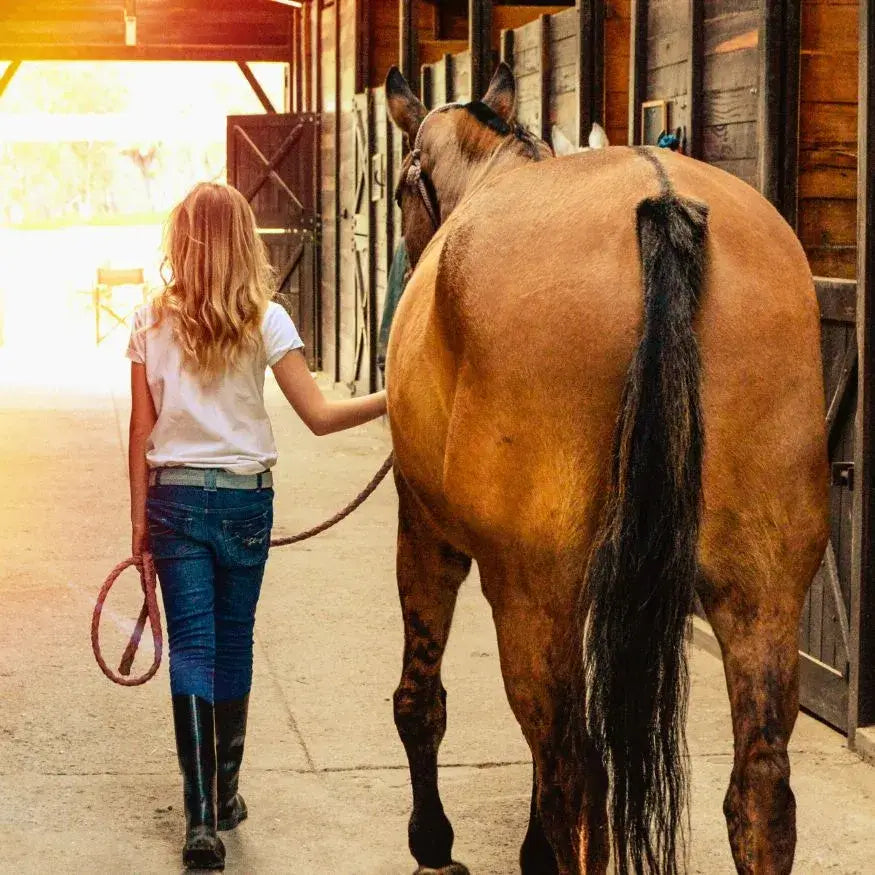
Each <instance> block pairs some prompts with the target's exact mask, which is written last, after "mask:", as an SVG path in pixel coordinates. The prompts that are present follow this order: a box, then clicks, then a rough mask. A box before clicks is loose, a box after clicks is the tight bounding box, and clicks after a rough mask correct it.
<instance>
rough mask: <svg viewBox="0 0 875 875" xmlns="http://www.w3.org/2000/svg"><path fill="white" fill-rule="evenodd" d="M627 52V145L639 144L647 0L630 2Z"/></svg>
mask: <svg viewBox="0 0 875 875" xmlns="http://www.w3.org/2000/svg"><path fill="white" fill-rule="evenodd" d="M630 43H631V45H630V50H629V145H630V146H635V145H638V144H640V143H641V104H642V103H644V100H645V99H646V96H647V0H632V34H631V39H630Z"/></svg>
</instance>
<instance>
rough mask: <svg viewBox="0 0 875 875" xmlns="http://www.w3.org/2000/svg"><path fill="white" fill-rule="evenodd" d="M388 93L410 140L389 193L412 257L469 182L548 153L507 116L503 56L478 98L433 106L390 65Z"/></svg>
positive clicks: (510, 104)
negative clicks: (392, 191) (397, 207)
mask: <svg viewBox="0 0 875 875" xmlns="http://www.w3.org/2000/svg"><path fill="white" fill-rule="evenodd" d="M386 98H387V102H388V106H389V114H390V115H391V117H392V120H393V121H394V122H395V124H396V125H397V126H398V127H399V128H400V130H401V131H402V132H403V133H404V134H405V135H406V137H407V143H408V145H409V147H410V152H409V153H408V154H407V157H406V158H405V159H404V163H403V164H402V166H401V179H400V182H399V184H398V189H397V191H396V193H395V197H396V200H397V201H398V203H399V205H400V206H401V215H402V229H403V233H404V239H405V242H406V244H407V253H408V257H409V259H410V263H411V265H415V264H416V262H417V261H418V260H419V257H420V255H421V254H422V251H423V250H424V249H425V247H426V244H427V243H428V241H429V240H431V238H432V236H434V233H435V231H436V230H437V229H438V228H439V227H440V225H441V224H442V223H443V222H444V220H445V219H446V218H447V216H449V215H450V213H451V212H452V211H453V210H454V209H455V208H456V206H457V205H458V203H459V201H460V200H461V199H462V197H463V196H464V194H465V192H466V191H468V190H469V188H470V187H471V185H472V184H473V183H475V182H476V181H478V180H480V179H482V178H483V176H484V175H486V173H488V172H489V171H491V170H492V169H497V168H499V167H507V166H512V164H514V163H523V162H526V161H540V160H541V159H543V158H547V157H550V156H551V155H552V152H551V150H550V147H549V146H548V145H547V144H546V143H544V142H543V141H542V140H539V139H538V138H537V137H535V136H534V135H533V134H531V133H529V132H528V131H526V130H525V129H524V128H522V127H521V126H520V125H518V124H516V123H515V122H514V121H513V114H514V105H515V102H516V86H515V83H514V78H513V73H512V72H511V70H510V68H509V67H508V66H507V64H500V65H499V67H498V70H496V72H495V75H494V76H493V77H492V82H491V83H490V85H489V89H488V90H487V92H486V94H485V95H484V96H483V99H482V100H475V101H472V102H471V103H465V104H462V103H450V104H447V105H446V106H441V107H438V108H437V109H434V110H432V111H431V112H429V111H428V110H426V108H425V107H424V106H423V105H422V103H421V101H420V100H419V99H418V98H417V97H416V95H415V94H414V93H413V92H412V91H411V90H410V86H409V85H408V84H407V81H406V80H405V79H404V77H403V76H402V75H401V73H400V72H399V71H398V69H397V68H396V67H393V68H392V69H391V70H390V71H389V75H388V76H387V77H386Z"/></svg>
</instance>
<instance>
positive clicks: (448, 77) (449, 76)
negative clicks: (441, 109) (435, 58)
mask: <svg viewBox="0 0 875 875" xmlns="http://www.w3.org/2000/svg"><path fill="white" fill-rule="evenodd" d="M455 99H456V97H455V94H454V93H453V56H452V55H450V54H445V55H444V103H452V102H453V101H454V100H455Z"/></svg>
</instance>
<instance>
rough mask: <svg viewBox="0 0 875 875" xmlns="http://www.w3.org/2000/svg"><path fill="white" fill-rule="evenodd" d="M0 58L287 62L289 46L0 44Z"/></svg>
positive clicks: (26, 59)
mask: <svg viewBox="0 0 875 875" xmlns="http://www.w3.org/2000/svg"><path fill="white" fill-rule="evenodd" d="M0 59H5V60H8V61H273V62H277V63H282V64H287V63H288V61H289V46H288V45H287V44H285V43H283V44H282V45H280V44H277V45H270V46H265V45H261V46H247V45H161V46H150V45H143V44H142V43H141V44H139V45H136V46H125V45H121V44H117V45H51V44H45V43H30V44H28V43H17V44H9V43H6V44H3V43H0Z"/></svg>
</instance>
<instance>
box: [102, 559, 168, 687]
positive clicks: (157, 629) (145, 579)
mask: <svg viewBox="0 0 875 875" xmlns="http://www.w3.org/2000/svg"><path fill="white" fill-rule="evenodd" d="M132 565H134V566H136V567H137V569H138V570H139V572H140V586H141V587H142V590H143V607H142V608H141V609H140V616H139V617H137V622H136V624H135V625H134V631H133V632H132V633H131V640H130V641H128V646H127V647H126V648H125V652H124V654H123V655H122V659H121V662H120V663H119V667H118V672H114V671H113V670H112V669H111V668H110V667H109V666H108V665H107V664H106V660H105V659H104V658H103V654H102V653H101V651H100V616H101V614H102V613H103V606H104V603H105V602H106V597H107V596H108V595H109V591H110V590H111V589H112V585H113V584H114V583H115V582H116V580H117V579H118V576H119V575H120V574H121V573H122V572H123V571H124V570H125V569H126V568H130V567H131V566H132ZM147 620H148V621H149V625H150V626H151V627H152V642H153V647H154V656H153V658H152V665H151V667H150V668H149V670H148V671H147V672H146V673H145V674H143V675H140V676H139V677H135V678H132V677H129V675H130V673H131V666H132V665H133V663H134V657H135V656H136V655H137V648H138V647H139V646H140V638H142V636H143V629H144V628H145V627H146V621H147ZM91 649H92V650H93V651H94V658H95V659H96V660H97V664H98V665H99V666H100V670H101V671H102V672H103V673H104V674H105V675H106V676H107V677H108V678H109V679H110V680H111V681H113V682H114V683H117V684H120V685H121V686H123V687H138V686H140V684H144V683H146V681H148V680H150V679H151V678H152V677H154V675H155V672H157V671H158V666H160V665H161V652H162V650H163V649H164V639H163V637H162V634H161V613H160V611H159V610H158V599H157V596H156V593H155V563H154V562H153V561H152V554H151V553H144V554H143V560H142V562H141V563H138V562H137V560H136V559H134V557H133V556H131V557H129V558H128V559H125V561H124V562H119V564H118V565H116V567H115V568H113V569H112V571H110V572H109V576H108V577H107V578H106V580H105V581H104V582H103V586H102V587H101V588H100V592H99V593H98V594H97V603H96V604H95V605H94V613H93V614H92V615H91Z"/></svg>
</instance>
